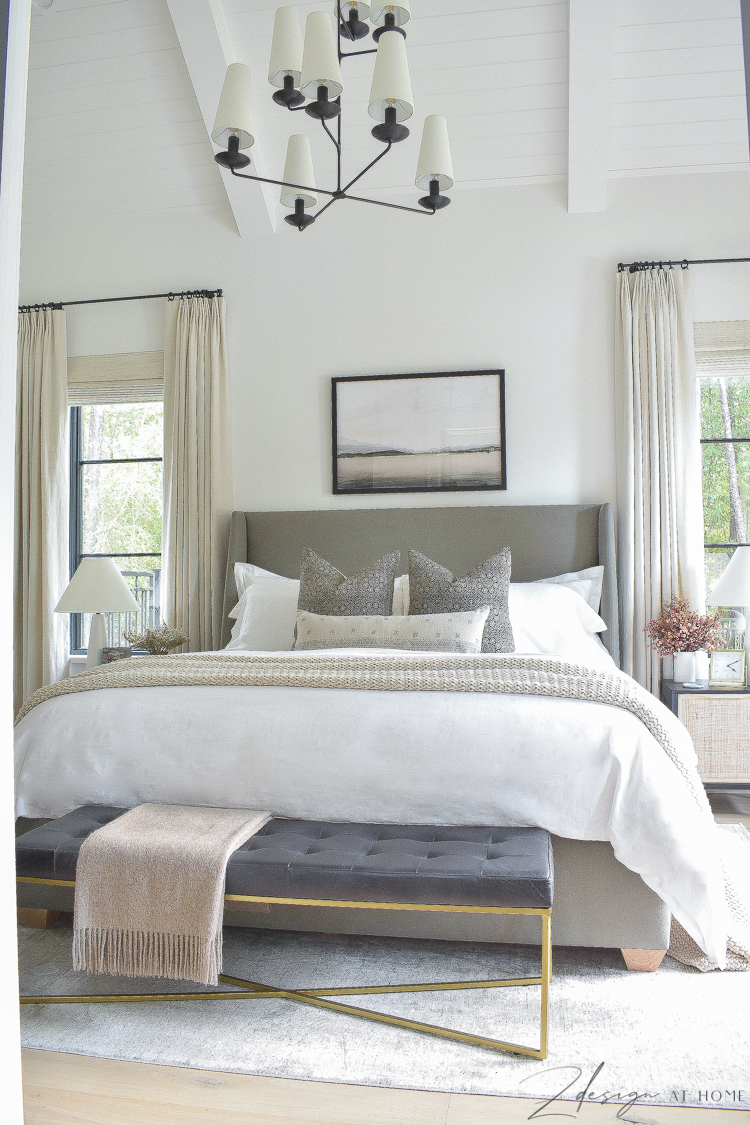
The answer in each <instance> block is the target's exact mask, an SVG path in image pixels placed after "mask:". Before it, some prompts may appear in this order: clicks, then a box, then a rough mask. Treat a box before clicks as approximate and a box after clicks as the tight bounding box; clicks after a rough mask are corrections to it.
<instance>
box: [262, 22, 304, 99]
mask: <svg viewBox="0 0 750 1125" xmlns="http://www.w3.org/2000/svg"><path fill="white" fill-rule="evenodd" d="M287 75H291V77H292V78H293V79H294V88H295V89H298V88H299V84H300V79H301V77H302V32H301V31H300V27H299V17H298V15H297V11H296V9H295V8H277V9H276V18H275V19H274V21H273V41H272V43H271V62H270V63H269V66H268V81H269V82H270V83H271V85H272V86H278V87H279V88H280V89H281V88H283V86H284V79H285V78H286V77H287Z"/></svg>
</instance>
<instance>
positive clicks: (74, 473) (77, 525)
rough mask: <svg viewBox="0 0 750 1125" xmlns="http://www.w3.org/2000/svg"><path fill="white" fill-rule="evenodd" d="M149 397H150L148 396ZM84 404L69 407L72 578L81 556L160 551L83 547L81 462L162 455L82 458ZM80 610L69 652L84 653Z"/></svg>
mask: <svg viewBox="0 0 750 1125" xmlns="http://www.w3.org/2000/svg"><path fill="white" fill-rule="evenodd" d="M149 401H150V400H149ZM86 405H92V406H96V405H101V406H119V405H125V404H123V403H106V402H105V403H99V404H98V403H87V404H86ZM85 409H86V406H85V405H83V404H77V405H73V406H71V407H70V515H69V521H70V522H69V534H68V551H69V569H70V577H71V578H72V577H73V575H74V574H75V572H76V570H77V569H78V567H79V565H80V563H81V560H82V559H119V558H123V557H126V558H129V559H137V558H142V559H153V558H161V557H162V552H161V551H127V552H122V551H117V552H106V553H104V552H94V551H84V550H83V466H84V465H135V464H140V463H142V462H151V463H155V462H158V463H161V464H163V463H164V458H163V457H113V458H111V459H110V458H98V459H96V460H95V459H93V458H92V459H90V460H86V459H84V458H83V456H82V454H83V411H84V410H85ZM82 629H83V614H81V613H71V614H70V653H71V655H78V654H81V653H84V652H85V651H86V649H85V648H84V647H83V644H82V641H83V637H82Z"/></svg>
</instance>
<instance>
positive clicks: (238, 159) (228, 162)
mask: <svg viewBox="0 0 750 1125" xmlns="http://www.w3.org/2000/svg"><path fill="white" fill-rule="evenodd" d="M214 160H215V161H216V163H217V164H221V166H222V168H247V166H248V164H249V163H250V157H249V156H245V154H244V152H231V151H226V152H217V153H216V155H215V156H214Z"/></svg>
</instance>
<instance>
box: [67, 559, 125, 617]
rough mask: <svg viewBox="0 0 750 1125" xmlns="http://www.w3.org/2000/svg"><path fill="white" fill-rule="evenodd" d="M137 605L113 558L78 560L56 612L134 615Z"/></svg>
mask: <svg viewBox="0 0 750 1125" xmlns="http://www.w3.org/2000/svg"><path fill="white" fill-rule="evenodd" d="M137 611H138V602H137V601H136V600H135V598H134V597H133V594H132V591H131V590H130V587H129V586H128V584H127V582H126V581H125V579H124V578H123V576H122V575H121V574H120V571H119V568H118V566H117V563H116V562H115V560H114V559H81V563H80V566H79V567H78V570H77V571H76V572H75V574H74V575H73V577H72V578H71V580H70V583H69V585H68V588H67V590H66V591H65V593H64V594H63V596H62V597H61V598H60V601H59V602H58V603H57V605H56V606H55V613H136V612H137Z"/></svg>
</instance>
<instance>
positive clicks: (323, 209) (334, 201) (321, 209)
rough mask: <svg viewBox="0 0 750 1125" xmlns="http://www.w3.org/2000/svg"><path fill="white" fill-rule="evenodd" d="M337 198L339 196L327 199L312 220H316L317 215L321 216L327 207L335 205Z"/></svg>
mask: <svg viewBox="0 0 750 1125" xmlns="http://www.w3.org/2000/svg"><path fill="white" fill-rule="evenodd" d="M339 198H340V197H339V196H335V198H333V199H329V200H328V202H327V203H324V204H323V206H322V207H321V208H320V210H319V211H316V212H315V214H314V215H313V216H312V218H313V219H317V218H318V216H319V215H322V214H323V212H324V211H327V210H328V208H329V207H331V206H332V205H333V204H334V203H337V202H338V200H339Z"/></svg>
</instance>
